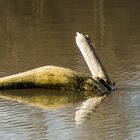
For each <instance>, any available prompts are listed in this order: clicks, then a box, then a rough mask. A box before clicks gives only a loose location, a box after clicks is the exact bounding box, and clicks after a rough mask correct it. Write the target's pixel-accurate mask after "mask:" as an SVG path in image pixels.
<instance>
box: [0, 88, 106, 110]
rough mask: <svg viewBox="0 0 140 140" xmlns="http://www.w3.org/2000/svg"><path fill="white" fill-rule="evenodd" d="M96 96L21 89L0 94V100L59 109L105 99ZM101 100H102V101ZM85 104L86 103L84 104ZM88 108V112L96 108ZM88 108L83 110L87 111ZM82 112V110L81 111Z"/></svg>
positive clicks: (71, 92)
mask: <svg viewBox="0 0 140 140" xmlns="http://www.w3.org/2000/svg"><path fill="white" fill-rule="evenodd" d="M99 96H100V95H98V97H97V95H94V94H93V93H91V92H74V91H60V90H57V91H56V90H45V89H26V90H25V89H23V90H22V89H21V90H5V91H1V92H0V98H4V99H7V100H14V101H17V102H20V103H25V104H29V105H32V106H35V107H39V108H46V109H57V108H61V107H63V106H66V105H70V104H75V103H79V102H83V101H85V100H87V101H86V102H89V101H90V104H91V102H92V101H93V104H94V102H95V100H97V102H98V104H99V101H100V100H101V99H102V98H103V97H104V96H101V97H99ZM100 98H101V99H100ZM84 104H85V103H84ZM93 104H91V105H90V108H89V107H88V106H87V108H88V110H87V112H88V111H89V110H90V109H91V108H92V106H94V105H93ZM85 107H86V106H83V107H82V108H84V109H85ZM80 110H81V109H80Z"/></svg>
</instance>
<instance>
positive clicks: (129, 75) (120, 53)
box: [0, 0, 140, 140]
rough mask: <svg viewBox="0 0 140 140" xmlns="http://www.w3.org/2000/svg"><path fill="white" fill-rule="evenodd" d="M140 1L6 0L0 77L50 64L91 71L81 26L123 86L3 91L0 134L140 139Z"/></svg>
mask: <svg viewBox="0 0 140 140" xmlns="http://www.w3.org/2000/svg"><path fill="white" fill-rule="evenodd" d="M139 6H140V2H139V1H136V0H133V1H132V0H127V1H121V0H117V1H111V0H107V1H105V0H86V1H81V0H77V1H75V0H70V1H66V0H61V1H60V0H58V1H56V0H34V1H31V0H20V1H18V0H12V1H10V0H5V1H0V50H1V51H0V76H1V77H2V76H6V75H10V74H14V73H18V72H23V71H26V70H29V69H33V68H36V67H39V66H44V65H56V66H62V67H68V68H71V69H74V70H78V71H81V72H83V73H86V74H88V75H90V72H89V70H88V68H87V66H86V63H85V62H84V59H83V57H82V55H81V53H80V51H79V50H78V48H77V47H76V44H75V34H76V32H77V31H79V32H81V33H84V34H88V35H89V36H90V37H91V38H92V40H93V41H94V45H95V48H96V50H97V52H98V54H99V56H100V58H101V60H102V62H103V64H104V65H105V67H106V70H107V72H108V74H109V76H110V78H111V79H112V80H113V81H115V82H116V86H117V90H116V91H114V92H112V93H111V94H110V95H108V96H107V97H105V98H94V97H92V98H89V99H87V98H84V97H83V96H82V95H81V94H80V93H77V94H79V95H78V96H79V97H78V96H75V94H74V93H73V92H68V91H67V92H64V91H62V92H60V91H51V90H44V89H40V90H39V89H32V90H14V91H13V90H10V91H2V92H1V98H0V139H4V140H9V139H10V140H19V139H21V138H22V139H23V140H31V139H37V140H57V139H58V140H82V139H83V140H93V139H98V140H112V139H114V140H122V139H123V140H139V139H140V111H139V108H140V73H139V71H140V17H139V15H140V8H139ZM56 94H57V96H56ZM18 95H20V96H18ZM68 95H70V96H68Z"/></svg>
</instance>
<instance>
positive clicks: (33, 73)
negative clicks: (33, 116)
mask: <svg viewBox="0 0 140 140" xmlns="http://www.w3.org/2000/svg"><path fill="white" fill-rule="evenodd" d="M14 88H15V89H20V88H48V89H65V90H83V91H92V92H94V93H97V92H100V91H102V92H105V91H107V89H106V88H105V87H104V86H103V85H102V84H101V83H100V82H98V81H96V80H94V79H93V78H92V77H90V76H87V75H84V74H82V73H79V72H76V71H74V70H71V69H67V68H62V67H56V66H44V67H40V68H37V69H33V70H30V71H26V72H23V73H19V74H15V75H11V76H7V77H3V78H0V89H14Z"/></svg>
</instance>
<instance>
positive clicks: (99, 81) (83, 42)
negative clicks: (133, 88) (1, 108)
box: [0, 33, 113, 93]
mask: <svg viewBox="0 0 140 140" xmlns="http://www.w3.org/2000/svg"><path fill="white" fill-rule="evenodd" d="M76 43H77V45H78V47H79V49H80V51H81V53H82V55H83V56H84V58H85V60H86V62H87V64H88V67H89V69H90V71H91V73H92V77H90V76H87V75H84V74H82V73H79V72H76V71H74V70H71V69H67V68H62V67H56V66H44V67H40V68H36V69H33V70H30V71H26V72H22V73H19V74H15V75H11V76H7V77H3V78H0V89H20V88H47V89H65V90H82V91H91V92H93V93H99V92H102V93H103V92H106V91H107V90H111V89H112V85H113V84H112V83H111V81H110V79H109V77H108V75H107V73H106V71H105V69H104V67H103V65H102V63H101V62H100V60H99V58H98V56H97V54H96V52H95V50H94V48H93V46H92V43H91V41H90V38H89V37H87V36H84V35H82V34H80V33H77V36H76Z"/></svg>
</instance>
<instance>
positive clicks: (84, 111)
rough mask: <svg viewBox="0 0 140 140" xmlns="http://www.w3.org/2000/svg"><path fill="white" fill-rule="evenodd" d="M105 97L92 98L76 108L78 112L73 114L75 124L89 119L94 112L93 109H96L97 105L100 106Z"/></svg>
mask: <svg viewBox="0 0 140 140" xmlns="http://www.w3.org/2000/svg"><path fill="white" fill-rule="evenodd" d="M105 97H106V95H104V96H99V97H93V98H90V99H88V100H86V101H84V102H83V103H82V105H81V106H80V107H78V110H77V111H76V114H75V121H76V124H81V123H83V122H84V121H85V120H86V119H87V118H89V117H90V114H91V113H92V112H93V111H94V109H95V108H96V107H97V105H99V104H101V102H102V100H103V99H104V98H105Z"/></svg>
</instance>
